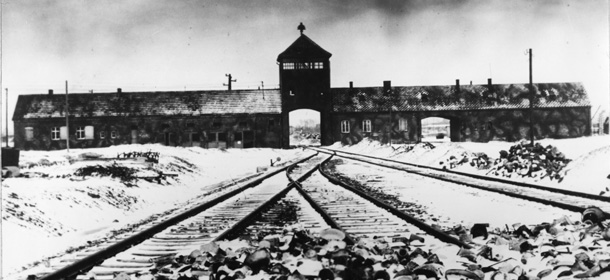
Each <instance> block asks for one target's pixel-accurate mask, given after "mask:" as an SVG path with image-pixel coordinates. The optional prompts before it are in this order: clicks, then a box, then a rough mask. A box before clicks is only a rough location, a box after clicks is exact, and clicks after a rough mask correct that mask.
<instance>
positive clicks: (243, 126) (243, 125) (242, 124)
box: [239, 122, 248, 128]
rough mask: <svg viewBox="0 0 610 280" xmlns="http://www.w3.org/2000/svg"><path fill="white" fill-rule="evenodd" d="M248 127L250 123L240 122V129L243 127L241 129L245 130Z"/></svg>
mask: <svg viewBox="0 0 610 280" xmlns="http://www.w3.org/2000/svg"><path fill="white" fill-rule="evenodd" d="M247 126H248V123H247V122H239V127H241V128H245V127H247Z"/></svg>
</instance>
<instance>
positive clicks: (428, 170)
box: [310, 148, 610, 213]
mask: <svg viewBox="0 0 610 280" xmlns="http://www.w3.org/2000/svg"><path fill="white" fill-rule="evenodd" d="M310 149H312V150H314V151H318V152H321V153H326V154H332V155H334V156H337V157H341V158H345V159H349V160H354V161H358V162H363V163H366V164H372V165H375V166H381V167H385V168H391V169H394V170H399V171H404V172H408V173H412V174H417V175H421V176H426V177H429V178H433V179H437V180H442V181H446V182H451V183H456V184H461V185H465V186H468V187H472V188H477V189H482V190H486V191H491V192H495V193H500V194H503V195H507V196H510V197H514V198H518V199H523V200H528V201H533V202H538V203H542V204H545V205H550V206H554V207H558V208H561V209H565V210H569V211H573V212H578V213H582V212H583V211H585V209H587V208H588V207H590V206H596V207H599V208H600V209H602V210H603V211H604V212H606V213H609V212H610V204H608V203H606V202H610V198H608V197H603V196H598V195H592V194H587V193H581V192H575V191H569V190H563V189H554V188H550V187H546V186H540V185H535V184H528V183H522V182H513V181H510V180H504V179H500V178H493V177H489V176H481V175H477V174H470V173H465V172H458V171H453V170H446V169H440V168H435V167H430V166H425V165H420V164H413V163H407V162H402V161H397V160H391V159H386V158H380V157H375V156H370V155H361V154H357V153H352V152H345V151H340V150H335V149H329V148H310ZM525 190H527V191H525Z"/></svg>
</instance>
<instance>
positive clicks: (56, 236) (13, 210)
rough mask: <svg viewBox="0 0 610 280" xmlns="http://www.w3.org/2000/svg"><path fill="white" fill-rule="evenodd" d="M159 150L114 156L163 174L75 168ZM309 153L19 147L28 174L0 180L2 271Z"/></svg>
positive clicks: (126, 163)
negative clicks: (114, 174) (143, 159)
mask: <svg viewBox="0 0 610 280" xmlns="http://www.w3.org/2000/svg"><path fill="white" fill-rule="evenodd" d="M148 151H152V152H158V153H159V154H160V158H159V164H156V165H154V166H153V168H147V166H146V165H144V164H142V163H134V162H132V161H117V162H118V163H119V165H120V166H128V167H132V168H135V169H137V170H139V172H138V173H137V174H136V176H147V175H149V176H152V175H158V173H159V172H162V173H168V174H178V176H176V177H171V176H167V177H165V178H164V179H162V180H161V181H159V182H157V181H156V180H152V181H151V182H149V181H147V180H143V179H138V180H137V181H131V182H121V180H120V179H118V178H110V177H101V176H86V177H81V176H75V175H74V173H75V172H76V171H77V169H79V168H81V167H85V166H95V165H98V164H99V165H103V166H110V165H111V164H112V162H104V161H90V160H89V161H87V160H82V159H81V157H80V155H82V154H84V153H87V154H98V155H101V156H102V157H105V158H111V157H112V158H115V157H116V156H117V155H118V154H122V153H129V152H148ZM305 153H308V154H311V153H312V152H311V151H303V150H302V149H295V150H276V149H243V150H242V149H227V150H218V149H210V150H206V149H201V148H180V147H165V146H160V145H123V146H113V147H109V148H99V149H86V150H84V149H71V150H70V153H69V154H68V153H66V151H65V150H63V151H51V152H47V151H21V155H20V166H21V167H22V169H21V172H22V174H23V175H27V176H28V177H29V178H27V177H17V178H7V179H3V181H2V188H1V190H2V223H1V232H2V245H1V249H2V256H1V260H2V263H1V265H0V268H1V270H2V275H3V276H7V275H10V274H11V273H13V272H16V271H18V270H21V267H25V266H28V265H29V264H31V263H32V262H36V261H40V260H41V259H43V258H46V257H50V256H53V255H56V254H58V253H62V252H64V251H65V250H66V249H68V248H71V247H78V246H81V245H86V244H87V241H90V240H95V239H99V238H101V237H104V236H106V235H107V234H108V233H110V232H111V231H113V230H117V229H120V228H123V227H126V226H128V224H134V223H136V222H138V221H140V220H142V219H145V218H147V217H149V216H151V215H153V214H158V213H162V212H165V211H167V210H170V209H176V208H178V207H180V206H182V205H184V204H186V203H187V202H188V201H189V200H190V199H193V198H195V197H196V196H198V195H202V194H204V193H206V192H209V191H211V190H213V189H214V188H215V187H218V186H220V185H221V183H223V182H230V181H231V180H237V179H239V178H242V177H245V176H249V175H253V174H255V173H256V172H257V167H269V166H270V163H271V160H273V161H274V162H275V161H277V159H278V158H280V159H281V161H280V162H279V163H277V164H281V163H283V162H287V161H289V160H292V159H295V158H297V157H300V156H302V155H303V154H305Z"/></svg>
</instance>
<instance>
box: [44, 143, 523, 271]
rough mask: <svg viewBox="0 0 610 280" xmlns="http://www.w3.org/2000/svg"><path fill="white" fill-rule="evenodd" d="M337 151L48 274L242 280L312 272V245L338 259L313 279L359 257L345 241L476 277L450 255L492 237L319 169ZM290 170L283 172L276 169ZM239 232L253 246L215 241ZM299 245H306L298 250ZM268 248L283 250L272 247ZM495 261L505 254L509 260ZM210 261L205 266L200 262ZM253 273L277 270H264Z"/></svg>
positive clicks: (419, 265)
mask: <svg viewBox="0 0 610 280" xmlns="http://www.w3.org/2000/svg"><path fill="white" fill-rule="evenodd" d="M318 150H319V151H321V149H318ZM331 154H336V153H332V152H328V151H325V152H322V153H318V154H317V155H313V156H311V157H308V158H306V159H304V160H302V161H300V162H298V163H296V164H293V165H291V166H288V167H286V168H285V169H279V170H277V171H276V172H273V173H269V174H268V175H267V176H265V177H262V178H259V179H256V180H254V181H253V182H251V183H248V184H246V185H245V186H243V187H240V188H237V189H235V190H232V191H230V192H227V193H226V194H224V195H220V196H218V197H217V198H216V199H214V200H212V201H209V202H206V203H204V204H202V205H200V206H198V207H196V208H193V209H191V210H189V211H187V212H185V213H182V214H180V215H177V216H174V217H169V218H166V219H164V220H163V221H162V222H159V223H157V224H155V225H153V226H152V227H151V228H154V230H151V229H150V228H149V229H146V230H144V231H140V232H138V233H136V234H133V235H132V236H125V237H124V238H122V239H120V240H114V241H111V242H108V243H107V244H104V245H103V246H100V247H99V248H97V250H90V251H89V252H86V253H84V254H81V255H77V256H76V257H75V259H74V260H73V261H74V262H73V263H71V264H69V265H67V266H65V267H62V268H56V269H57V270H56V271H54V272H52V273H50V274H47V275H45V276H44V277H43V279H45V280H46V279H73V278H76V279H120V280H122V279H125V280H128V279H139V277H140V276H141V275H147V276H148V278H142V279H180V278H182V279H187V278H188V279H192V278H193V277H194V278H199V279H201V277H204V279H206V278H205V277H209V279H223V277H224V276H229V275H228V273H233V274H234V275H232V276H230V277H232V278H228V279H239V278H241V276H243V275H245V274H247V273H246V272H245V271H246V270H243V268H244V267H252V270H250V273H258V271H259V270H261V269H263V268H261V267H268V266H270V265H271V264H274V266H273V268H272V269H270V271H267V272H265V273H271V274H273V273H280V274H283V275H287V274H290V273H295V271H296V272H301V270H303V272H304V273H305V271H306V268H304V267H305V266H303V262H305V263H307V260H304V258H305V255H306V251H307V254H308V255H310V254H309V253H310V252H312V251H313V253H312V254H313V256H314V259H316V256H317V258H318V259H324V258H327V259H331V260H332V261H331V262H330V266H329V265H328V264H327V265H325V266H324V267H319V268H317V270H316V269H314V272H313V273H312V272H311V268H310V269H309V271H308V273H309V274H307V273H305V275H307V277H309V278H307V279H317V278H315V277H316V276H318V274H317V273H322V270H323V269H327V268H329V267H330V268H333V269H335V268H336V270H335V271H338V270H340V269H339V268H338V267H340V266H341V265H342V264H345V262H346V260H345V259H343V261H341V259H342V258H343V257H349V256H352V257H354V256H356V255H354V254H353V253H348V252H347V251H342V250H344V249H343V248H345V249H349V250H352V251H353V252H355V251H359V252H362V251H363V250H364V251H366V254H365V255H367V256H368V254H369V253H370V254H372V255H376V256H377V257H375V258H373V260H374V259H377V261H380V262H381V261H384V260H385V262H390V261H391V260H394V261H395V263H394V264H395V265H396V264H397V263H399V262H401V263H400V265H401V266H402V268H405V269H406V268H408V269H409V273H411V274H412V275H418V274H421V275H427V276H431V275H433V277H443V274H445V273H446V274H456V275H466V276H471V277H474V276H472V273H473V272H472V271H469V270H464V269H447V270H445V269H444V267H443V263H444V265H445V266H447V265H450V266H451V265H453V267H459V266H460V262H461V260H462V261H463V260H466V259H468V260H470V261H472V260H475V259H472V258H477V259H480V258H481V257H480V256H481V255H482V253H478V254H477V253H473V252H476V251H475V250H479V252H482V251H483V250H484V249H485V248H486V246H487V245H486V244H485V242H483V243H477V242H472V241H467V240H462V239H461V238H462V234H463V233H460V232H457V231H451V232H447V231H446V230H442V229H440V228H438V227H435V226H432V225H430V224H427V223H426V222H425V221H422V220H420V219H416V218H414V217H413V216H411V215H409V214H407V213H408V212H409V211H408V210H409V209H408V206H404V205H402V206H401V205H398V206H396V205H392V204H391V203H387V201H384V200H383V199H380V198H375V197H374V196H372V195H371V194H370V193H367V192H366V191H362V190H360V189H358V188H354V187H353V186H350V185H349V184H346V183H345V182H341V181H340V180H337V179H336V178H334V177H333V176H330V175H329V174H327V173H326V172H324V170H323V168H321V166H323V165H324V164H325V163H327V162H328V161H329V160H331V158H332V157H333V156H334V155H331ZM350 157H354V156H353V155H352V156H350ZM369 164H373V163H370V162H369ZM375 164H377V165H379V166H384V164H381V163H375ZM387 167H391V166H389V165H388V166H387ZM391 168H396V169H398V167H396V166H393V167H391ZM283 171H285V173H286V176H282V174H279V173H280V172H283ZM409 171H411V170H409ZM329 227H330V228H334V229H337V230H338V232H340V233H343V234H344V236H341V235H338V236H339V237H336V236H337V235H336V234H335V239H337V240H325V241H324V239H328V238H327V237H324V236H322V235H320V236H317V235H316V233H318V232H324V231H321V230H322V229H327V228H329ZM303 232H305V233H307V234H311V235H310V237H305V238H304V237H303V235H302V233H303ZM331 236H332V234H331ZM498 236H500V235H498ZM270 237H271V238H270ZM485 238H486V239H487V236H485ZM238 239H241V240H249V241H247V242H246V241H244V242H246V243H243V242H242V243H240V244H241V245H240V246H250V247H252V246H253V247H252V248H253V249H252V248H250V249H249V250H248V249H245V250H242V249H243V248H242V249H238V250H234V249H235V248H231V247H227V248H223V249H219V248H220V247H219V246H218V245H217V243H218V242H221V241H222V240H238ZM278 240H279V241H278ZM295 240H296V241H295ZM304 240H308V241H307V242H305V241H304ZM222 242H227V241H222ZM240 242H241V241H240ZM229 243H230V242H229ZM244 244H246V245H244ZM263 244H264V245H263ZM330 245H332V246H330ZM225 246H228V245H226V244H225ZM257 246H258V248H257ZM280 246H281V247H280ZM295 248H298V250H302V252H295ZM314 248H315V250H314ZM282 251H283V252H284V255H285V254H287V253H288V254H292V255H293V256H292V257H290V259H294V258H300V259H299V261H298V262H296V261H294V260H293V262H292V267H291V268H290V269H287V268H286V267H284V268H286V269H284V270H282V269H279V268H277V267H278V266H279V267H282V265H288V264H287V261H286V259H285V257H284V259H282V254H281V253H282ZM219 252H222V254H221V253H219ZM269 252H275V254H276V255H277V254H278V252H279V253H280V254H279V255H278V256H276V255H269ZM341 252H342V253H341ZM463 252H467V253H464V254H463ZM261 254H262V255H264V256H265V257H266V258H267V260H266V261H267V262H265V263H264V265H261V264H260V263H259V264H257V263H255V262H253V261H252V260H251V258H253V256H255V257H256V256H259V255H261ZM337 254H339V259H337ZM219 255H220V257H219ZM513 255H514V257H515V258H518V256H519V255H518V253H515V254H513ZM439 256H442V257H441V258H439ZM447 256H449V258H446V257H447ZM452 256H453V257H452ZM469 257H471V258H469ZM464 258H466V259H464ZM491 259H492V260H495V261H501V262H504V261H507V260H510V259H512V258H506V259H504V260H500V259H493V258H491ZM415 260H418V261H415ZM314 262H315V261H314ZM348 262H349V261H348ZM402 262H404V263H402ZM204 263H205V264H206V268H202V266H203V264H204ZM309 263H311V261H309ZM412 263H413V264H412ZM388 264H390V263H388ZM409 265H411V266H409ZM493 265H495V264H491V265H490V264H489V263H488V264H487V266H486V267H485V268H487V269H488V271H490V270H493V269H492V268H491V266H493ZM231 266H232V268H222V267H231ZM482 266H483V265H479V268H481V267H482ZM382 269H386V270H388V269H389V267H385V268H383V267H382ZM265 270H266V269H265ZM252 271H254V272H252ZM345 273H347V274H345ZM349 273H360V272H354V271H351V272H350V271H349V270H346V271H345V272H344V274H343V276H344V277H347V278H344V279H350V278H349V277H350V276H349ZM362 273H364V272H362ZM393 273H397V271H394V272H393ZM238 274H239V275H238ZM223 275H224V276H223ZM352 275H354V274H352ZM276 276H277V275H276ZM479 276H480V275H479ZM265 277H267V278H265ZM354 277H355V276H354ZM255 279H275V278H269V275H267V276H264V277H263V278H255ZM329 279H332V278H329ZM472 279H477V278H472ZM479 279H482V278H479Z"/></svg>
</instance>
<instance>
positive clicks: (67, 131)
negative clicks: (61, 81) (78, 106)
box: [64, 81, 70, 153]
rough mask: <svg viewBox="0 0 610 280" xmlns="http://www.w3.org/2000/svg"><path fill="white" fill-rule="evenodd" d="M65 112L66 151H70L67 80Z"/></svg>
mask: <svg viewBox="0 0 610 280" xmlns="http://www.w3.org/2000/svg"><path fill="white" fill-rule="evenodd" d="M64 111H65V112H66V152H68V153H69V152H70V124H69V123H68V116H69V115H70V114H69V111H68V81H66V109H65V110H64Z"/></svg>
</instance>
